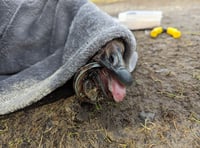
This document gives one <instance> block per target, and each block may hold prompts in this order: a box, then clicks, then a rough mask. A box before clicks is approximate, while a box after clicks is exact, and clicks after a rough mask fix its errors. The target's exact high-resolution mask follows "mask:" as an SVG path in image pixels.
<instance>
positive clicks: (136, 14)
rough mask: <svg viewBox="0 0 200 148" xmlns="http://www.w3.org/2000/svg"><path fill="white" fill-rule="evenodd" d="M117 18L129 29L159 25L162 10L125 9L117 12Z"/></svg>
mask: <svg viewBox="0 0 200 148" xmlns="http://www.w3.org/2000/svg"><path fill="white" fill-rule="evenodd" d="M118 20H119V22H121V23H122V24H124V25H126V26H127V27H128V28H129V29H131V30H139V29H147V28H153V27H157V26H160V24H161V20H162V11H126V12H122V13H119V15H118Z"/></svg>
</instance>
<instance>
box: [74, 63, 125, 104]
mask: <svg viewBox="0 0 200 148" xmlns="http://www.w3.org/2000/svg"><path fill="white" fill-rule="evenodd" d="M74 90H75V92H76V95H77V96H78V97H79V98H80V99H81V100H83V101H89V102H96V101H98V100H101V99H102V98H109V99H110V100H114V101H116V102H120V101H123V99H124V97H125V95H126V87H125V85H124V84H122V83H121V82H120V81H119V80H118V79H117V77H116V76H115V75H114V74H112V72H111V71H110V70H108V69H107V68H105V67H102V66H101V65H99V64H98V63H97V62H92V63H89V64H87V65H85V66H83V67H82V68H80V70H79V71H78V72H77V73H76V75H75V77H74ZM102 96H105V97H102Z"/></svg>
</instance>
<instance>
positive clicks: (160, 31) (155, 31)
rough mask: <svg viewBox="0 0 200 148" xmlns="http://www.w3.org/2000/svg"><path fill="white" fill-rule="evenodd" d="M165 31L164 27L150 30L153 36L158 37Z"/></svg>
mask: <svg viewBox="0 0 200 148" xmlns="http://www.w3.org/2000/svg"><path fill="white" fill-rule="evenodd" d="M162 32H163V28H162V27H156V28H154V29H153V30H151V32H150V36H151V37H152V38H156V37H157V36H158V35H159V34H161V33H162Z"/></svg>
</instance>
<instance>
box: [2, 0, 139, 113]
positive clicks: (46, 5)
mask: <svg viewBox="0 0 200 148" xmlns="http://www.w3.org/2000/svg"><path fill="white" fill-rule="evenodd" d="M115 38H122V39H123V40H124V42H125V44H126V52H125V55H126V56H125V62H126V64H127V65H128V67H129V71H132V70H133V69H134V67H135V63H136V58H134V57H135V56H136V52H135V46H136V43H135V38H134V36H133V34H132V33H131V32H130V31H129V30H128V29H127V28H126V27H124V26H122V25H120V24H119V23H118V22H117V21H116V20H114V19H113V18H112V17H110V16H109V15H107V14H106V13H104V12H102V11H101V10H99V9H98V8H97V7H96V6H95V5H94V4H92V3H90V2H88V1H87V0H1V1H0V114H1V115H3V114H7V113H10V112H13V111H15V110H17V109H20V108H23V107H25V106H28V105H30V104H32V103H34V102H36V101H38V100H40V99H42V98H43V97H44V96H46V95H47V94H49V93H51V92H52V91H54V90H55V89H56V88H58V87H60V86H62V85H63V84H64V83H66V81H68V80H69V79H70V78H71V77H72V76H73V75H74V74H75V72H76V71H77V70H78V68H80V67H81V66H83V65H84V64H86V63H87V61H88V60H89V59H90V58H91V57H92V56H93V55H94V54H95V53H96V52H97V51H98V50H100V49H101V47H102V46H103V45H105V44H106V43H107V42H108V41H110V40H112V39H115Z"/></svg>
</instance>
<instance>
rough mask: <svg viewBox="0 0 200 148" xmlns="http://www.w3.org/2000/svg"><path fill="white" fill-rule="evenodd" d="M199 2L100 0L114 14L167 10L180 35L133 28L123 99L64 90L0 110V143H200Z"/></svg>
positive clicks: (92, 146) (94, 147) (168, 22)
mask: <svg viewBox="0 0 200 148" xmlns="http://www.w3.org/2000/svg"><path fill="white" fill-rule="evenodd" d="M199 6H200V1H199V0H174V1H170V0H160V1H158V0H151V1H148V0H133V1H131V0H129V1H124V2H120V3H114V4H108V5H101V6H100V8H101V9H103V10H105V11H107V12H108V13H109V14H111V15H116V14H117V13H118V12H120V11H123V10H130V9H134V10H162V11H163V14H164V17H163V21H162V25H163V26H165V27H167V26H173V27H177V28H178V29H180V30H181V31H182V37H181V38H180V39H173V38H172V37H170V36H169V35H167V34H162V35H160V36H159V37H158V38H156V39H152V38H150V37H149V36H148V31H144V30H143V31H134V34H135V37H136V39H137V49H138V52H139V62H138V65H137V68H136V70H135V72H133V77H134V79H135V83H134V84H133V85H132V86H131V87H129V88H128V90H127V97H126V99H125V101H123V102H122V103H118V104H116V103H113V102H107V101H105V102H103V103H99V104H96V105H94V106H92V105H89V104H83V105H82V106H81V105H80V104H79V103H78V102H77V100H76V98H75V97H74V96H72V97H70V98H66V97H63V98H62V99H60V100H59V101H56V102H53V103H50V104H45V105H43V106H38V105H35V106H33V107H31V108H28V109H24V110H21V111H19V112H15V113H13V114H10V115H6V116H1V117H0V147H2V148H7V147H11V148H12V147H22V148H27V147H38V148H40V147H41V148H49V147H59V148H62V147H67V148H71V147H72V148H79V147H81V148H103V147H105V148H107V147H108V148H135V147H137V148H200V9H199ZM62 91H63V90H62ZM57 94H59V92H57ZM54 96H55V95H49V96H48V97H49V98H51V97H54Z"/></svg>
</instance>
